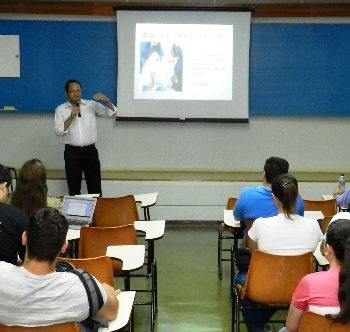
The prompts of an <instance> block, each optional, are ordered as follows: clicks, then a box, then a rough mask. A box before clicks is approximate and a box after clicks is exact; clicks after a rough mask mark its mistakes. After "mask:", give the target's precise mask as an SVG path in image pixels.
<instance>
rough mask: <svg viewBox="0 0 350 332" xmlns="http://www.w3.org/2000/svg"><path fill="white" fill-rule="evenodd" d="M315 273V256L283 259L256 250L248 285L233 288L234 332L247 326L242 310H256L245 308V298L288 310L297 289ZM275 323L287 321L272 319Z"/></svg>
mask: <svg viewBox="0 0 350 332" xmlns="http://www.w3.org/2000/svg"><path fill="white" fill-rule="evenodd" d="M311 272H313V258H312V253H311V252H308V253H304V254H300V255H292V256H282V255H273V254H269V253H267V252H263V251H260V250H254V252H253V254H252V257H251V261H250V265H249V269H248V275H247V279H246V282H245V284H244V286H243V287H240V286H239V285H235V286H234V287H233V298H232V324H231V329H232V332H234V331H236V332H239V331H240V325H241V324H242V323H244V320H243V319H240V311H241V310H242V309H243V308H245V309H247V310H254V309H255V310H256V308H254V309H253V308H249V307H244V306H243V303H242V300H243V298H244V297H245V296H247V297H248V298H249V299H251V300H252V301H254V302H257V303H259V308H271V309H276V310H288V309H289V305H290V302H291V299H292V295H293V292H294V289H295V287H296V286H297V284H298V282H299V281H300V279H301V278H302V277H303V276H305V275H306V274H308V273H311ZM270 322H271V323H282V322H284V321H283V320H278V319H275V320H270Z"/></svg>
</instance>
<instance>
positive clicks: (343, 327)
mask: <svg viewBox="0 0 350 332" xmlns="http://www.w3.org/2000/svg"><path fill="white" fill-rule="evenodd" d="M298 331H299V332H349V331H350V322H348V323H346V324H342V323H339V322H337V321H335V320H333V319H330V318H327V317H325V316H321V315H317V314H315V313H313V312H304V314H303V316H302V318H301V322H300V325H299V330H298Z"/></svg>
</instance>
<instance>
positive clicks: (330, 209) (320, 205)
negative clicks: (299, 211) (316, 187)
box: [303, 198, 337, 232]
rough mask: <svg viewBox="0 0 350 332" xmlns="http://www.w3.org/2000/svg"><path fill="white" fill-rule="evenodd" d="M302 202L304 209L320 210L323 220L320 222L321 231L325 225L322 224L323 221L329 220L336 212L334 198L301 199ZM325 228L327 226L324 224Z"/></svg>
mask: <svg viewBox="0 0 350 332" xmlns="http://www.w3.org/2000/svg"><path fill="white" fill-rule="evenodd" d="M303 202H304V211H322V213H323V216H324V220H323V221H322V223H321V225H320V226H321V229H322V232H323V231H324V229H325V227H324V226H323V224H324V223H325V221H326V220H327V221H328V220H330V219H331V218H332V217H333V216H334V215H335V214H336V213H337V203H336V201H335V198H334V199H328V200H320V201H318V200H309V199H303ZM326 229H327V226H326Z"/></svg>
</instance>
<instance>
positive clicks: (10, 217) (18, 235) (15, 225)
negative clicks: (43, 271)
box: [0, 164, 28, 265]
mask: <svg viewBox="0 0 350 332" xmlns="http://www.w3.org/2000/svg"><path fill="white" fill-rule="evenodd" d="M10 183H11V173H10V171H9V170H8V169H7V168H6V167H4V166H3V165H1V164H0V261H5V262H8V263H11V264H14V265H16V264H17V261H18V257H19V258H20V260H22V261H23V259H24V254H25V251H26V248H25V246H24V245H23V244H22V233H23V232H24V231H25V230H26V229H27V226H28V219H27V217H26V216H25V215H24V213H23V212H22V211H21V210H19V209H17V208H16V207H14V206H10V205H8V204H6V200H7V195H8V192H9V186H10Z"/></svg>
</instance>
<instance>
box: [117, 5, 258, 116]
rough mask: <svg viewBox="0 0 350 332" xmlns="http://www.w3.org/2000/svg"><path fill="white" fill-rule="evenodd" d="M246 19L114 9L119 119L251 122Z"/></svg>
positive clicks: (240, 14)
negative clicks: (249, 117)
mask: <svg viewBox="0 0 350 332" xmlns="http://www.w3.org/2000/svg"><path fill="white" fill-rule="evenodd" d="M250 17H251V13H250V12H222V11H149V10H146V11H138V10H117V27H118V28H117V29H118V30H117V33H118V82H117V104H118V109H119V113H118V114H119V117H118V118H119V120H151V121H179V120H180V121H181V120H182V121H224V122H225V121H228V122H248V114H249V112H248V107H249V105H248V97H249V96H248V81H249V42H250Z"/></svg>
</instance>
